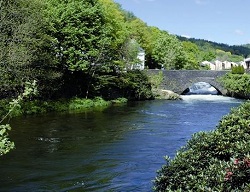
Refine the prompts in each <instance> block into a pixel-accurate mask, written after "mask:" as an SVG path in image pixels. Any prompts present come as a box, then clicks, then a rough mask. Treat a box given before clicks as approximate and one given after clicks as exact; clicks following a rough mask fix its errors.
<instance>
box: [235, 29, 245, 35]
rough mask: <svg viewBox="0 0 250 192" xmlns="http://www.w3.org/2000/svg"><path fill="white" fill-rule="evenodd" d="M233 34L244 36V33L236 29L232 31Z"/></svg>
mask: <svg viewBox="0 0 250 192" xmlns="http://www.w3.org/2000/svg"><path fill="white" fill-rule="evenodd" d="M234 33H235V34H237V35H244V32H243V31H241V30H240V29H236V30H235V31H234Z"/></svg>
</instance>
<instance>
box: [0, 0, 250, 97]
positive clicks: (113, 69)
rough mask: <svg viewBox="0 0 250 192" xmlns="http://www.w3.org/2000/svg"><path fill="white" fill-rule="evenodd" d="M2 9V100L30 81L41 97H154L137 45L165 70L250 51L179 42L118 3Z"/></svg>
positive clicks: (1, 4)
mask: <svg viewBox="0 0 250 192" xmlns="http://www.w3.org/2000/svg"><path fill="white" fill-rule="evenodd" d="M0 12H1V16H0V49H1V50H0V71H1V76H0V82H1V83H0V98H8V97H15V96H17V95H18V94H20V92H22V91H23V86H24V83H25V82H27V81H33V80H36V81H37V85H38V93H39V94H38V95H37V97H38V98H39V99H43V100H44V99H58V98H61V97H65V98H69V97H84V98H93V97H96V96H101V97H103V98H116V97H127V98H132V99H145V98H151V97H152V95H151V94H150V93H149V91H148V89H149V88H150V85H149V84H148V83H147V81H145V80H146V77H145V75H143V73H142V72H139V71H131V70H130V69H131V66H132V65H133V64H135V63H137V62H138V59H137V54H138V51H139V48H143V49H144V50H145V53H146V64H145V65H146V67H147V68H162V67H164V68H165V69H200V66H199V63H200V62H201V61H203V60H208V61H211V60H215V59H227V60H233V61H239V60H242V59H243V58H244V57H245V56H247V55H249V53H250V52H249V47H248V48H247V47H243V46H237V47H229V46H226V45H221V46H219V45H220V44H216V43H213V44H212V43H211V42H206V41H198V40H193V39H183V38H182V39H181V40H180V38H178V37H176V36H174V35H171V34H169V33H168V32H167V31H163V30H160V29H158V28H157V27H153V26H148V25H147V24H146V23H145V22H143V21H142V20H140V19H139V18H137V17H136V16H135V15H134V14H133V13H131V12H129V11H126V10H124V9H122V7H121V6H120V5H119V4H117V3H115V2H114V1H113V0H85V1H82V0H67V1H63V0H44V1H39V0H32V1H31V0H19V1H15V0H9V1H5V0H0ZM234 48H235V49H234ZM234 54H236V55H234Z"/></svg>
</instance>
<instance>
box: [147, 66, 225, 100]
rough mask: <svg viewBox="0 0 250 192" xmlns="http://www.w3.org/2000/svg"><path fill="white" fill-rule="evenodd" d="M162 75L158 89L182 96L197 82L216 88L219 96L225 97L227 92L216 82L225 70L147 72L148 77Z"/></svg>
mask: <svg viewBox="0 0 250 192" xmlns="http://www.w3.org/2000/svg"><path fill="white" fill-rule="evenodd" d="M159 72H162V73H163V82H162V83H161V85H160V88H162V89H166V90H171V91H173V92H175V93H178V94H182V93H183V92H184V91H185V90H186V89H187V88H188V87H190V86H191V85H192V84H194V83H197V82H206V83H209V84H210V85H212V86H213V87H214V88H216V89H217V90H218V91H219V92H220V93H221V94H223V95H226V93H227V90H226V89H224V88H223V86H222V85H221V84H220V83H219V82H217V81H216V79H217V78H218V77H221V76H223V75H225V74H226V73H227V72H229V71H226V70H222V71H213V70H154V69H150V70H147V73H148V74H149V75H153V74H155V75H157V74H159Z"/></svg>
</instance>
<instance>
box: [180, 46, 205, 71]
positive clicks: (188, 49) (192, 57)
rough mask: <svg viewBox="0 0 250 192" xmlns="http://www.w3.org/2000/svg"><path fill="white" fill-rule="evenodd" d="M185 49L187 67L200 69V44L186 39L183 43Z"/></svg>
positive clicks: (185, 66)
mask: <svg viewBox="0 0 250 192" xmlns="http://www.w3.org/2000/svg"><path fill="white" fill-rule="evenodd" d="M182 44H183V49H184V51H185V53H186V56H187V62H186V64H185V65H184V68H185V69H199V67H200V66H199V63H200V62H201V61H202V60H201V57H200V55H201V53H200V50H199V48H198V46H197V45H196V44H194V43H191V42H189V41H184V42H183V43H182Z"/></svg>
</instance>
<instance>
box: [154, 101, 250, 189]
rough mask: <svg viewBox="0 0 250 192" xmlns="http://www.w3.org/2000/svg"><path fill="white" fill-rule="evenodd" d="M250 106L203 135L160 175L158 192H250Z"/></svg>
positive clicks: (224, 119) (196, 137) (189, 142)
mask: <svg viewBox="0 0 250 192" xmlns="http://www.w3.org/2000/svg"><path fill="white" fill-rule="evenodd" d="M249 111H250V102H246V103H244V104H242V105H241V106H240V107H238V108H235V109H232V110H231V112H230V114H228V115H227V116H225V117H223V118H222V120H221V121H220V123H219V125H218V126H217V129H215V130H214V131H210V132H199V133H196V134H194V135H193V136H192V138H191V139H190V140H189V141H188V143H187V145H186V146H185V147H183V148H182V149H180V150H179V151H178V153H177V155H176V156H175V158H174V159H172V160H171V159H169V158H168V157H167V158H166V160H167V163H166V165H164V166H163V167H162V168H161V170H159V171H158V174H157V177H156V179H155V181H154V184H155V185H154V190H155V191H225V192H226V191H249V189H250V184H249V183H250V155H249V151H250V112H249Z"/></svg>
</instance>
